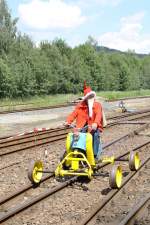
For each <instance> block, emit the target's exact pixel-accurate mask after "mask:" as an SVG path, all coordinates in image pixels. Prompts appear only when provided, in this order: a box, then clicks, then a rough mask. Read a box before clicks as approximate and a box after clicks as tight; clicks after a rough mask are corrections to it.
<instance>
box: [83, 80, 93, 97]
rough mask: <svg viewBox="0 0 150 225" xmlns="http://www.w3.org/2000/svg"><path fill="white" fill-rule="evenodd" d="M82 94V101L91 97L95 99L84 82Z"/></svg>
mask: <svg viewBox="0 0 150 225" xmlns="http://www.w3.org/2000/svg"><path fill="white" fill-rule="evenodd" d="M83 92H84V98H83V100H86V99H87V98H88V97H92V96H93V97H95V96H96V93H95V92H94V91H92V89H91V87H89V86H86V81H84V89H83Z"/></svg>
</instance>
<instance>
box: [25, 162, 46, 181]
mask: <svg viewBox="0 0 150 225" xmlns="http://www.w3.org/2000/svg"><path fill="white" fill-rule="evenodd" d="M42 174H43V163H42V162H41V161H39V160H38V161H34V160H32V161H31V162H30V165H29V169H28V178H29V180H30V181H31V182H32V183H36V184H38V183H39V182H40V181H41V178H42Z"/></svg>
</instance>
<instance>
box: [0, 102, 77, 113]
mask: <svg viewBox="0 0 150 225" xmlns="http://www.w3.org/2000/svg"><path fill="white" fill-rule="evenodd" d="M73 105H74V103H67V104H60V105H55V106H42V107H32V108H28V109H27V108H26V109H14V110H5V111H0V114H8V113H16V112H28V111H35V110H36V111H37V110H44V109H55V108H62V107H68V106H73ZM1 107H2V106H1Z"/></svg>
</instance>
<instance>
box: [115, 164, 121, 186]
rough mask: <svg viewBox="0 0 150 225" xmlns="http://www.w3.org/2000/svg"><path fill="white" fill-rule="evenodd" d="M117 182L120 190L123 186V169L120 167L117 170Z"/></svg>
mask: <svg viewBox="0 0 150 225" xmlns="http://www.w3.org/2000/svg"><path fill="white" fill-rule="evenodd" d="M115 180H116V185H117V187H118V188H120V187H121V184H122V168H121V166H118V168H117V171H116V176H115Z"/></svg>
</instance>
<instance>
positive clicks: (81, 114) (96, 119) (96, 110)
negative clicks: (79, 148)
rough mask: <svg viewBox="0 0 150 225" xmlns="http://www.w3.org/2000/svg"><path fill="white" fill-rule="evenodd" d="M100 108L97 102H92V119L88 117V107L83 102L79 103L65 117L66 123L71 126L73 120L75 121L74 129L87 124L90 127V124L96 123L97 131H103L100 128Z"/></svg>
mask: <svg viewBox="0 0 150 225" xmlns="http://www.w3.org/2000/svg"><path fill="white" fill-rule="evenodd" d="M102 119H103V118H102V106H101V104H100V103H98V102H94V104H93V116H92V118H90V117H89V115H88V106H87V104H86V103H85V101H83V102H81V103H79V104H78V105H77V106H76V108H75V110H74V111H73V112H72V113H71V114H70V115H69V116H68V117H67V122H68V123H69V124H71V123H72V122H73V121H74V120H76V127H77V128H82V127H84V125H85V124H86V123H87V124H88V125H92V123H97V126H98V129H99V130H100V131H102V130H103V126H102Z"/></svg>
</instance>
